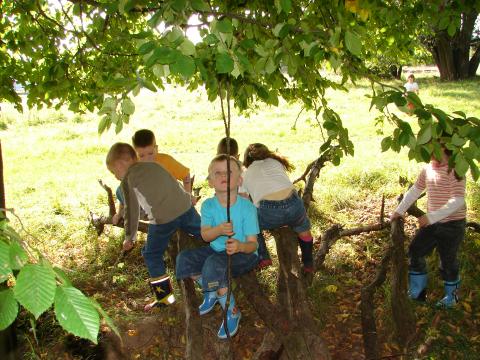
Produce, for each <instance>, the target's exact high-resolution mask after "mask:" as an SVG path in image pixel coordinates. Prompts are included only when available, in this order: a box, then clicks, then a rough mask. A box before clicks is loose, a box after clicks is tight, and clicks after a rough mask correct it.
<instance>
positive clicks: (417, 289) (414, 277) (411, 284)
mask: <svg viewBox="0 0 480 360" xmlns="http://www.w3.org/2000/svg"><path fill="white" fill-rule="evenodd" d="M427 282H428V277H427V274H426V273H420V272H415V271H410V272H409V273H408V296H409V297H410V299H413V300H417V301H425V300H426V298H427Z"/></svg>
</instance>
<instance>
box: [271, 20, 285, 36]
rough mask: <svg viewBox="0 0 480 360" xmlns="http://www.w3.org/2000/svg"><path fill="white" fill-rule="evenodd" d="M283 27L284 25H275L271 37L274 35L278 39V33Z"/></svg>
mask: <svg viewBox="0 0 480 360" xmlns="http://www.w3.org/2000/svg"><path fill="white" fill-rule="evenodd" d="M284 26H285V23H283V22H282V23H279V24H277V25H275V27H274V28H273V31H272V32H273V35H275V36H276V37H280V31H281V30H282V28H283V27H284Z"/></svg>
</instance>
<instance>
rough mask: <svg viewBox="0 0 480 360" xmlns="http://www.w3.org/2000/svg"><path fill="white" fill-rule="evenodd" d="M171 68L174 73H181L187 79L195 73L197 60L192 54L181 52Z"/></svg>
mask: <svg viewBox="0 0 480 360" xmlns="http://www.w3.org/2000/svg"><path fill="white" fill-rule="evenodd" d="M170 70H171V71H172V73H174V74H178V75H181V76H183V77H184V78H185V79H190V78H191V77H192V76H193V74H194V73H195V61H194V60H193V59H192V58H191V57H190V56H185V55H183V54H179V55H178V56H177V59H176V62H174V63H173V64H170Z"/></svg>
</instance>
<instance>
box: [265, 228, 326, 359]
mask: <svg viewBox="0 0 480 360" xmlns="http://www.w3.org/2000/svg"><path fill="white" fill-rule="evenodd" d="M273 233H274V237H275V242H276V247H277V255H278V260H279V263H280V266H279V276H278V283H277V299H278V300H279V303H280V306H281V308H282V310H283V313H284V314H286V315H287V318H288V321H289V322H290V323H291V326H292V330H291V332H292V334H294V336H295V340H296V341H291V342H289V343H288V344H284V345H285V346H287V347H289V348H290V350H292V349H294V350H296V353H295V357H294V358H295V359H330V355H329V353H328V350H327V347H326V346H325V344H324V342H323V340H322V338H321V337H319V336H318V334H319V332H320V331H319V328H318V326H317V324H316V322H315V320H314V317H313V315H312V313H311V311H310V306H309V303H308V299H307V294H306V290H305V285H304V283H303V281H302V274H301V269H300V262H299V259H298V250H297V235H296V234H295V232H294V231H293V230H292V229H290V228H288V227H283V228H280V229H277V230H275V231H274V232H273ZM289 358H290V359H292V357H289Z"/></svg>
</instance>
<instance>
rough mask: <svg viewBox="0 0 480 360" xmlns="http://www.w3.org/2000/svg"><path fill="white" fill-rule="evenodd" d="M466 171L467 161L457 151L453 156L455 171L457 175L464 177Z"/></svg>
mask: <svg viewBox="0 0 480 360" xmlns="http://www.w3.org/2000/svg"><path fill="white" fill-rule="evenodd" d="M467 171H468V162H467V160H465V158H464V157H463V154H462V153H458V154H457V156H456V157H455V172H456V173H457V175H458V176H460V177H464V176H465V174H466V173H467Z"/></svg>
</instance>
